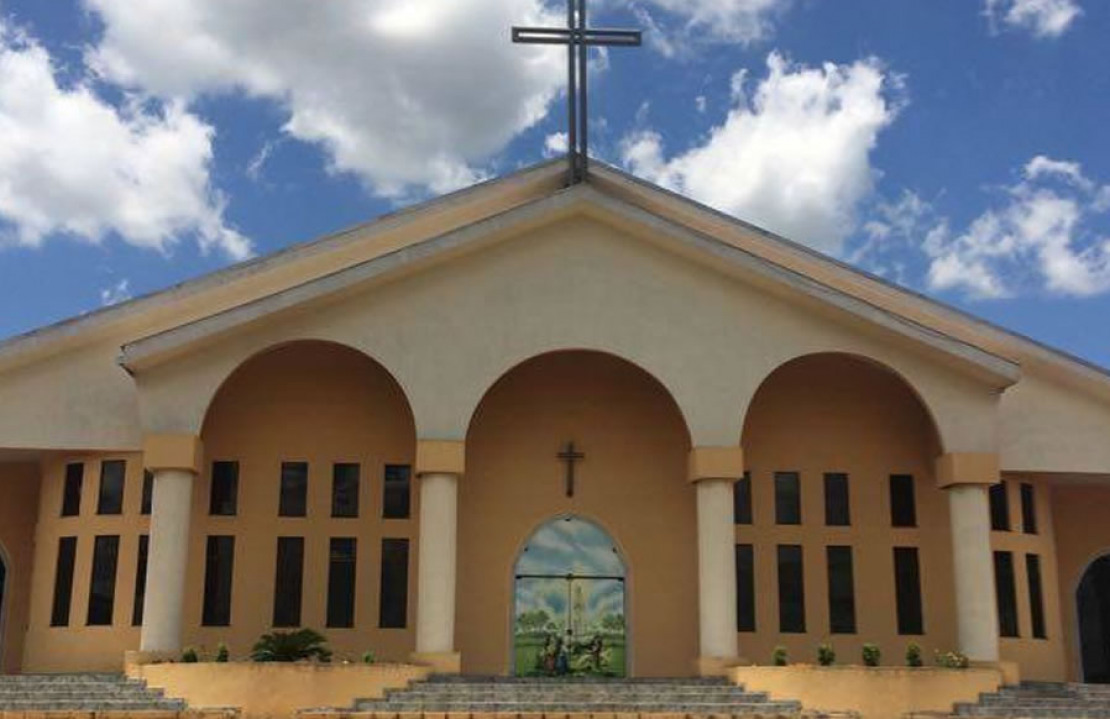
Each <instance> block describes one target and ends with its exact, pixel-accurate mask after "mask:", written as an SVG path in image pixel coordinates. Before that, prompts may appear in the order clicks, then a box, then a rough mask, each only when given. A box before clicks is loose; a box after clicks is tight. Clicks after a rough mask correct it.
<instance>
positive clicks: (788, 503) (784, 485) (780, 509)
mask: <svg viewBox="0 0 1110 719" xmlns="http://www.w3.org/2000/svg"><path fill="white" fill-rule="evenodd" d="M799 485H800V481H799V479H798V473H797V472H775V524H801V523H802V492H801V487H800V486H799Z"/></svg>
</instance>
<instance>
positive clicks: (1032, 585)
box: [1025, 554, 1048, 639]
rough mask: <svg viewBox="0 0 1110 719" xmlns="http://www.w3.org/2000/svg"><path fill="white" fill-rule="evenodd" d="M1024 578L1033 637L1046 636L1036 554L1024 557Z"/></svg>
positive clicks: (1039, 565) (1038, 562) (1039, 562)
mask: <svg viewBox="0 0 1110 719" xmlns="http://www.w3.org/2000/svg"><path fill="white" fill-rule="evenodd" d="M1025 576H1026V578H1027V579H1028V580H1029V615H1030V619H1032V620H1033V636H1034V637H1035V638H1037V639H1044V638H1046V637H1047V636H1048V634H1047V633H1046V632H1045V627H1044V594H1043V591H1042V588H1041V558H1040V557H1038V556H1037V555H1036V554H1026V555H1025Z"/></svg>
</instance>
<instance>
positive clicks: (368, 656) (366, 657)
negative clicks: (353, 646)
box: [362, 650, 377, 664]
mask: <svg viewBox="0 0 1110 719" xmlns="http://www.w3.org/2000/svg"><path fill="white" fill-rule="evenodd" d="M375 661H377V658H376V657H375V656H374V652H372V651H369V650H367V651H365V652H363V653H362V663H363V664H373V663H374V662H375Z"/></svg>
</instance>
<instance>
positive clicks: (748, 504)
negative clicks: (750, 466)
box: [732, 472, 752, 524]
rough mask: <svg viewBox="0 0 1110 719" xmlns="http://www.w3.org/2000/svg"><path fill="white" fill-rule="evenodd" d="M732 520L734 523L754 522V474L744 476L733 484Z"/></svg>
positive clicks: (747, 473) (749, 473) (748, 473)
mask: <svg viewBox="0 0 1110 719" xmlns="http://www.w3.org/2000/svg"><path fill="white" fill-rule="evenodd" d="M732 521H733V523H734V524H751V523H752V475H751V472H744V476H743V477H741V478H740V479H738V480H737V481H736V483H735V484H733V485H732Z"/></svg>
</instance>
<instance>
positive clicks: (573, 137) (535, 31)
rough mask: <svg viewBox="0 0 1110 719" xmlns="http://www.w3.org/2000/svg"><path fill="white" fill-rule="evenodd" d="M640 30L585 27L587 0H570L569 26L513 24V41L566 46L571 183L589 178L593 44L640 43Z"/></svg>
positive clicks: (568, 180)
mask: <svg viewBox="0 0 1110 719" xmlns="http://www.w3.org/2000/svg"><path fill="white" fill-rule="evenodd" d="M641 41H642V36H641V33H640V31H639V30H613V29H600V28H599V29H593V28H587V27H586V0H567V26H566V28H545V27H514V28H513V42H516V43H524V44H529V45H566V46H567V117H568V120H569V123H568V124H569V127H568V131H567V159H568V161H569V163H570V168H569V175H568V177H567V182H568V184H575V183H577V182H582V181H583V180H585V179H586V169H587V165H588V164H589V100H588V97H587V91H586V90H587V82H586V73H587V59H588V52H589V48H590V46H593V45H611V46H617V47H637V46H639V45H640V43H641Z"/></svg>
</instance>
